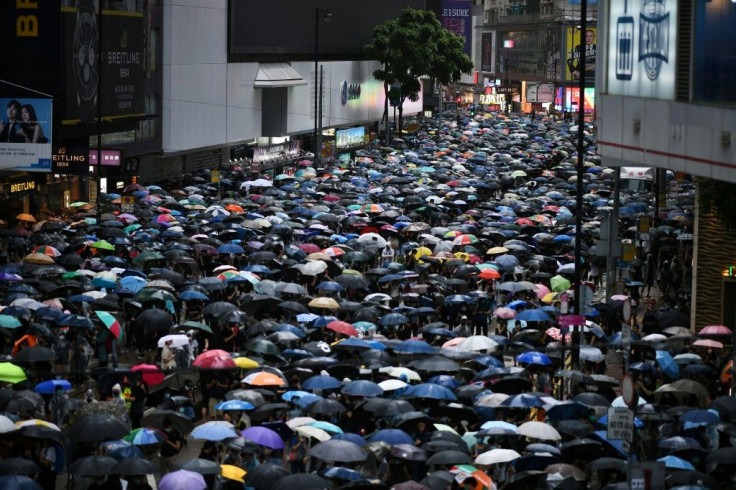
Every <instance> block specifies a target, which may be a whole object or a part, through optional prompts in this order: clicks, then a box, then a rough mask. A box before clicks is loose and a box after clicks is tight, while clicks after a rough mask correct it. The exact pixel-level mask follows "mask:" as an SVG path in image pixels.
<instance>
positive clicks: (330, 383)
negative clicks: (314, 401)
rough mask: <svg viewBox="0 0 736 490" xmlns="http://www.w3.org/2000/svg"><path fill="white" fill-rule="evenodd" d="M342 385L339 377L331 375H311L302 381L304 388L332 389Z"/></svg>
mask: <svg viewBox="0 0 736 490" xmlns="http://www.w3.org/2000/svg"><path fill="white" fill-rule="evenodd" d="M341 386H342V382H340V380H339V379H337V378H333V377H332V376H322V375H321V376H312V377H311V378H308V379H307V380H305V381H304V383H302V388H304V389H305V390H334V389H335V388H339V387H341Z"/></svg>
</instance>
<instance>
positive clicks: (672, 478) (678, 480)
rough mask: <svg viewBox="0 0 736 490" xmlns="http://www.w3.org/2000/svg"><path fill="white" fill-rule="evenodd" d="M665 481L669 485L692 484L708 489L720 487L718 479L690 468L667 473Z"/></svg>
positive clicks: (715, 489)
mask: <svg viewBox="0 0 736 490" xmlns="http://www.w3.org/2000/svg"><path fill="white" fill-rule="evenodd" d="M665 481H666V482H667V484H668V485H669V486H679V485H683V486H685V485H693V486H700V487H704V488H708V489H710V490H717V489H719V488H722V487H721V485H720V484H719V483H718V481H717V480H716V479H715V478H713V477H712V476H710V475H706V474H705V473H701V472H700V471H692V470H687V471H685V470H682V471H673V472H672V473H670V474H669V475H667V477H666V478H665ZM689 488H692V487H689Z"/></svg>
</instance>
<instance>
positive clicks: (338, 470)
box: [320, 466, 365, 481]
mask: <svg viewBox="0 0 736 490" xmlns="http://www.w3.org/2000/svg"><path fill="white" fill-rule="evenodd" d="M320 475H322V476H324V477H325V478H334V479H335V480H346V481H358V480H363V479H365V476H363V474H362V473H360V472H358V471H355V470H351V469H350V468H344V467H342V466H332V467H331V468H328V469H326V470H322V471H321V472H320Z"/></svg>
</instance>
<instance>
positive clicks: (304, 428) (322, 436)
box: [295, 425, 330, 442]
mask: <svg viewBox="0 0 736 490" xmlns="http://www.w3.org/2000/svg"><path fill="white" fill-rule="evenodd" d="M295 430H296V432H298V433H299V434H301V435H303V436H305V437H314V438H315V439H317V440H318V441H320V442H322V441H326V440H328V439H330V435H329V434H328V433H327V432H325V431H324V430H322V429H320V428H319V427H312V426H311V425H300V426H299V427H297V428H296V429H295Z"/></svg>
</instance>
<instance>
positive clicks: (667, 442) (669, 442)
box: [659, 436, 700, 451]
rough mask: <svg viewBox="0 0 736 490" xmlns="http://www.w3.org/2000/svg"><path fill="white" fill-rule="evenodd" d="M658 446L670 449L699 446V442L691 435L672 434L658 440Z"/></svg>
mask: <svg viewBox="0 0 736 490" xmlns="http://www.w3.org/2000/svg"><path fill="white" fill-rule="evenodd" d="M659 447H660V448H662V449H669V450H670V451H679V450H681V449H694V448H699V447H700V443H699V442H698V441H697V440H695V439H693V438H692V437H683V436H674V437H668V438H666V439H662V440H661V441H659Z"/></svg>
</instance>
